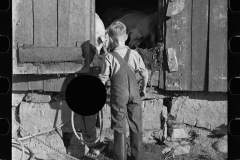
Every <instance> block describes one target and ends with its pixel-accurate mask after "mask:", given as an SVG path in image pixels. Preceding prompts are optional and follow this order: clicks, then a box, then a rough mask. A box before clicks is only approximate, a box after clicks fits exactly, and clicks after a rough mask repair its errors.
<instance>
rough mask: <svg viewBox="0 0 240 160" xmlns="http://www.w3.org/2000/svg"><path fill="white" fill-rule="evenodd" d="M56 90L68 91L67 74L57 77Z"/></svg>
mask: <svg viewBox="0 0 240 160" xmlns="http://www.w3.org/2000/svg"><path fill="white" fill-rule="evenodd" d="M54 91H55V92H64V91H66V76H64V75H61V76H59V77H56V78H55V83H54Z"/></svg>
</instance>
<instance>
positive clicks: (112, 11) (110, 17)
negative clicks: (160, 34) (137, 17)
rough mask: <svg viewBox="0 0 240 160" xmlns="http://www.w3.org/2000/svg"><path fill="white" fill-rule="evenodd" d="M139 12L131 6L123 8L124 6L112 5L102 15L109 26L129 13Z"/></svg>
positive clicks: (105, 23)
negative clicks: (130, 7)
mask: <svg viewBox="0 0 240 160" xmlns="http://www.w3.org/2000/svg"><path fill="white" fill-rule="evenodd" d="M134 12H139V11H138V10H132V9H129V8H123V7H112V8H108V9H107V10H105V11H104V12H103V14H102V15H101V16H100V17H101V18H102V20H103V23H104V25H105V27H107V26H109V25H110V24H111V23H112V22H113V21H114V20H116V19H118V18H120V17H122V16H124V15H126V14H129V13H134Z"/></svg>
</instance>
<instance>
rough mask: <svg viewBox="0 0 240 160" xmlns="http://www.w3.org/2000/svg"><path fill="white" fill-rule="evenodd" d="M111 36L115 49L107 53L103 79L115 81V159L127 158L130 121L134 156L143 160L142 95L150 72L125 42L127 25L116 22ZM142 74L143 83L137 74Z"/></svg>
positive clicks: (112, 101) (112, 110) (112, 113)
mask: <svg viewBox="0 0 240 160" xmlns="http://www.w3.org/2000/svg"><path fill="white" fill-rule="evenodd" d="M108 32H109V33H108V35H109V38H110V42H111V45H110V46H111V47H112V49H114V50H113V52H111V53H107V54H106V55H105V56H104V59H103V64H102V70H101V74H100V75H99V78H100V79H101V81H102V82H103V83H104V84H105V83H106V81H107V80H108V78H110V82H111V96H110V106H111V128H112V129H113V130H114V160H126V159H127V153H126V120H127V122H128V124H129V127H130V146H131V159H133V160H139V159H140V154H141V152H142V151H143V150H142V149H141V148H142V107H141V98H140V94H141V96H142V97H145V95H146V86H147V81H148V71H147V69H146V67H145V65H144V63H143V60H142V58H141V56H140V55H139V54H138V52H137V51H135V50H131V49H129V47H128V46H126V45H125V41H126V40H127V38H128V35H127V34H126V26H125V25H124V24H123V23H121V22H119V21H118V22H116V23H115V24H112V25H111V26H110V27H109V31H108ZM136 72H139V73H140V75H141V76H142V86H141V90H140V94H139V85H138V83H137V80H136V75H135V73H136Z"/></svg>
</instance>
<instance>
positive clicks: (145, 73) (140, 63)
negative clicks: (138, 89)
mask: <svg viewBox="0 0 240 160" xmlns="http://www.w3.org/2000/svg"><path fill="white" fill-rule="evenodd" d="M136 52H137V51H136ZM136 55H137V60H138V67H137V68H138V71H139V72H140V75H141V76H144V77H146V76H148V70H147V68H146V66H145V64H144V62H143V59H142V57H141V56H140V54H139V53H138V52H137V54H136Z"/></svg>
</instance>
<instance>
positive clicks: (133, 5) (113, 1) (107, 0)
mask: <svg viewBox="0 0 240 160" xmlns="http://www.w3.org/2000/svg"><path fill="white" fill-rule="evenodd" d="M113 7H118V8H124V9H125V10H123V11H124V12H127V9H129V10H137V11H140V12H143V13H146V14H151V13H153V12H156V11H158V0H150V1H146V0H96V1H95V12H96V13H97V14H98V15H99V16H100V18H101V19H102V20H103V21H104V17H103V15H104V12H105V13H106V11H107V10H109V9H110V8H113ZM113 12H116V10H115V11H113ZM120 12H121V11H120ZM108 13H109V12H108ZM113 14H114V13H113ZM107 15H109V16H112V14H111V12H110V14H107ZM105 17H106V14H105ZM115 20H116V19H115ZM104 25H105V22H104ZM108 26H109V25H108V24H107V25H105V28H107V27H108ZM128 42H129V38H128V40H127V42H126V45H128Z"/></svg>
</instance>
